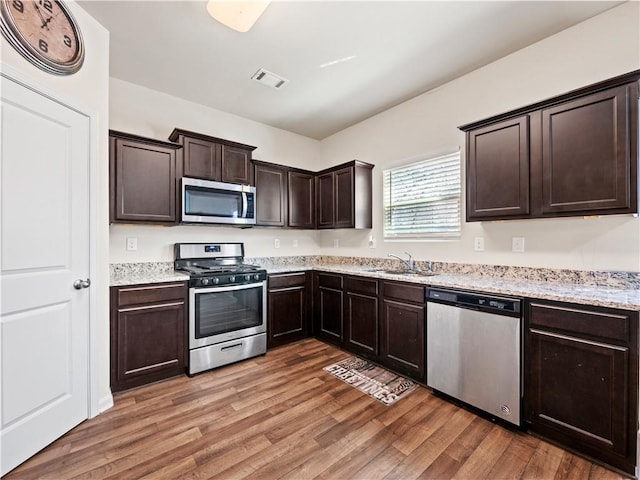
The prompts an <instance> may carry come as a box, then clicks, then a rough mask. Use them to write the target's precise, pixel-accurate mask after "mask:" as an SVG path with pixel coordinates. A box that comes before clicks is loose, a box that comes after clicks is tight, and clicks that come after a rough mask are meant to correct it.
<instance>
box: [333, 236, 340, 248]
mask: <svg viewBox="0 0 640 480" xmlns="http://www.w3.org/2000/svg"><path fill="white" fill-rule="evenodd" d="M339 246H340V241H339V240H338V239H337V238H336V239H334V240H333V248H338V247H339Z"/></svg>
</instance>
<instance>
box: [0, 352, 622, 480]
mask: <svg viewBox="0 0 640 480" xmlns="http://www.w3.org/2000/svg"><path fill="white" fill-rule="evenodd" d="M347 356H349V354H347V353H345V352H342V351H340V350H338V349H336V348H333V347H331V346H328V345H325V344H324V343H321V342H319V341H317V340H313V339H309V340H304V341H302V342H299V343H296V344H293V345H289V346H285V347H281V348H279V349H275V350H272V351H269V353H267V355H266V356H264V357H258V358H255V359H251V360H247V361H245V362H241V363H238V364H235V365H231V366H227V367H224V368H220V369H217V370H212V371H209V372H206V373H203V374H200V375H197V376H196V377H194V378H188V377H186V376H184V377H178V378H174V379H170V380H167V381H164V382H160V383H157V384H154V385H150V386H146V387H143V388H139V389H136V390H131V391H128V392H125V393H122V394H120V395H117V396H116V397H115V406H114V408H112V409H111V410H109V411H107V412H105V413H104V414H102V415H99V416H98V417H96V418H94V419H91V420H87V421H85V422H84V423H82V424H81V425H79V426H78V427H76V428H75V429H73V430H72V431H71V432H69V433H68V434H67V435H65V436H64V437H62V438H61V439H59V440H57V441H56V442H54V443H53V444H52V445H50V446H49V447H47V448H46V449H44V450H43V451H42V452H40V453H39V454H37V455H36V456H35V457H33V458H32V459H30V460H28V461H27V462H26V463H24V464H23V465H22V466H20V467H18V468H17V469H16V470H14V471H13V472H11V473H10V474H9V475H7V476H6V477H5V478H6V480H14V479H33V478H49V479H56V480H58V479H72V478H83V479H107V478H109V479H140V478H146V479H154V480H155V479H205V478H220V479H296V480H297V479H340V480H344V479H352V478H353V479H356V478H357V479H366V480H374V479H387V480H390V479H402V480H409V479H414V478H429V479H448V478H458V479H474V480H476V479H482V478H487V479H507V478H513V479H516V478H536V479H557V480H560V479H617V478H625V477H624V476H621V475H619V474H617V473H614V472H612V471H610V470H607V469H605V468H603V467H600V466H598V465H595V464H593V463H590V462H588V461H587V460H584V459H582V458H580V457H577V456H575V455H572V454H570V453H568V452H566V451H564V450H562V449H560V448H558V447H555V446H553V445H550V444H548V443H546V442H544V441H542V440H540V439H538V438H535V437H533V436H530V435H526V434H523V433H520V432H517V431H513V430H510V429H507V428H504V427H502V426H498V425H495V424H493V423H492V422H491V421H489V420H486V419H484V418H481V417H478V416H476V415H474V414H473V413H470V412H469V411H467V410H465V409H462V408H459V407H457V406H455V405H453V404H451V403H448V402H446V401H444V400H442V399H440V398H438V397H436V396H434V395H432V394H431V393H430V392H429V391H428V389H426V388H422V387H420V388H419V389H417V390H415V391H414V392H412V393H411V394H410V395H409V396H408V397H406V398H403V399H401V400H400V401H399V402H397V403H396V404H395V405H393V406H391V407H387V406H384V405H382V404H381V403H378V402H377V401H375V400H373V399H371V398H369V397H368V396H366V395H364V394H361V393H360V392H358V391H357V390H356V389H354V388H352V387H350V386H348V385H346V384H344V383H343V382H341V381H339V380H337V379H336V378H334V377H332V376H331V375H329V374H327V373H326V372H324V371H323V370H322V368H323V367H325V366H327V365H329V364H331V363H334V362H335V361H338V360H340V359H342V358H346V357H347Z"/></svg>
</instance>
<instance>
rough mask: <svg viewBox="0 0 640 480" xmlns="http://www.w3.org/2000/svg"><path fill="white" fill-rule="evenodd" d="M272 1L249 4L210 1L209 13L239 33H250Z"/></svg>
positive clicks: (266, 0)
mask: <svg viewBox="0 0 640 480" xmlns="http://www.w3.org/2000/svg"><path fill="white" fill-rule="evenodd" d="M270 1H271V0H262V1H253V2H247V1H244V0H235V1H219V0H209V2H208V3H207V12H209V15H211V16H212V17H213V18H215V19H216V20H217V21H219V22H220V23H222V24H223V25H226V26H227V27H229V28H231V29H233V30H236V31H238V32H243V33H244V32H248V31H249V30H250V29H251V27H253V24H254V23H256V21H257V20H258V18H259V17H260V15H262V12H264V11H265V9H266V8H267V7H268V6H269V3H270Z"/></svg>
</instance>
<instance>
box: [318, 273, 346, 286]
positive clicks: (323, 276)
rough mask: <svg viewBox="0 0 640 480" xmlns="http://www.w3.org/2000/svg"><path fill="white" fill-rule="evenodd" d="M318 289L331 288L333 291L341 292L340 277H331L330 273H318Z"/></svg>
mask: <svg viewBox="0 0 640 480" xmlns="http://www.w3.org/2000/svg"><path fill="white" fill-rule="evenodd" d="M317 279H318V287H324V288H332V289H334V290H342V275H333V274H331V273H318V277H317Z"/></svg>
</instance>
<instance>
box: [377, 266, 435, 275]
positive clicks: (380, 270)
mask: <svg viewBox="0 0 640 480" xmlns="http://www.w3.org/2000/svg"><path fill="white" fill-rule="evenodd" d="M365 272H375V273H388V274H390V275H408V276H416V277H433V276H435V275H438V274H437V273H435V272H424V271H421V270H398V269H395V270H394V269H386V268H366V269H365Z"/></svg>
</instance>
